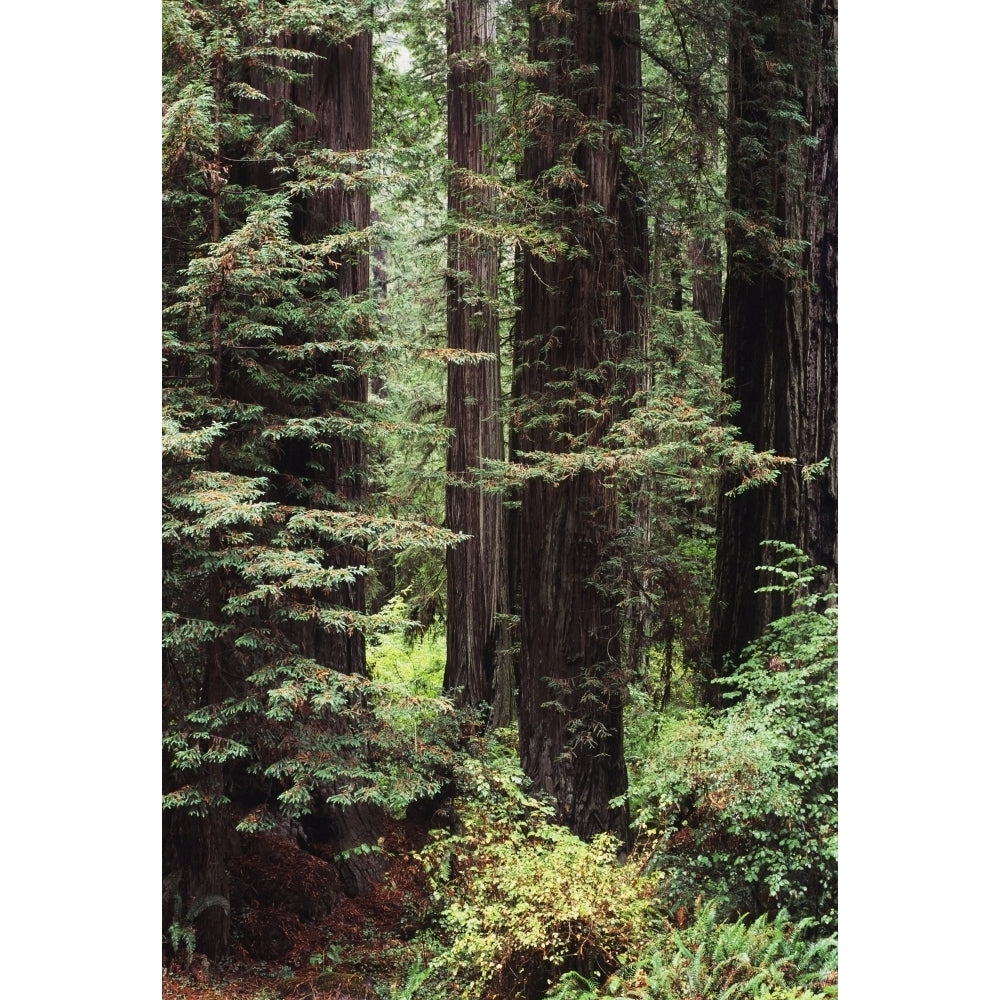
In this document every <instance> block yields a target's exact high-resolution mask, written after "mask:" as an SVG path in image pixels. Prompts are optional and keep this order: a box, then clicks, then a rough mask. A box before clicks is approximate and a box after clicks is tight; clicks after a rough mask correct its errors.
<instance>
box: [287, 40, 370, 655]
mask: <svg viewBox="0 0 1000 1000" xmlns="http://www.w3.org/2000/svg"><path fill="white" fill-rule="evenodd" d="M292 44H293V46H294V47H295V48H298V49H301V50H302V51H306V52H315V53H317V54H318V55H320V56H321V57H322V58H321V59H320V60H319V61H318V62H317V63H316V64H315V65H314V68H313V71H312V74H311V75H310V77H309V79H308V80H307V81H305V82H304V83H301V84H296V85H294V86H293V87H292V92H291V99H292V102H293V103H294V104H297V105H298V106H299V107H303V108H305V109H306V110H307V111H309V112H311V113H312V114H313V115H314V116H315V118H314V120H311V121H302V120H300V123H299V126H298V129H297V133H298V134H297V138H298V139H299V140H316V142H317V143H318V144H319V146H320V148H323V149H331V150H334V151H337V152H352V151H357V152H364V151H366V150H368V149H369V148H370V147H371V143H372V36H371V34H370V33H367V32H365V33H363V34H360V35H356V36H354V37H353V38H349V39H348V40H347V41H345V42H341V43H340V44H338V45H331V44H329V43H325V42H323V41H321V40H319V39H317V38H315V36H311V35H304V36H301V37H296V38H295V39H294V40H293V43H292ZM302 207H303V211H302V215H301V217H300V219H299V222H298V226H297V227H296V228H297V229H298V233H297V235H298V236H299V237H300V238H301V239H302V240H303V241H305V242H311V241H313V240H315V239H319V238H321V237H323V236H326V235H327V234H328V233H330V232H331V231H337V230H342V229H343V228H345V227H347V228H349V229H354V230H358V231H360V230H363V229H367V228H368V226H369V225H370V224H371V197H370V195H369V193H368V191H367V190H366V189H365V187H364V185H361V184H358V185H353V186H351V187H346V186H344V185H337V186H334V187H329V188H326V189H325V190H323V191H321V192H319V193H317V194H314V195H312V196H310V197H309V198H307V199H305V201H304V203H303V206H302ZM369 270H370V267H369V256H368V254H367V253H365V252H358V253H356V254H350V255H347V254H344V255H340V256H339V257H338V258H337V259H336V260H334V261H332V262H331V268H330V278H331V281H332V283H333V284H334V287H336V289H337V291H338V292H339V294H340V296H341V297H342V298H344V299H348V298H351V297H353V296H357V295H363V294H364V293H366V292H367V291H368V287H369V280H370V279H369ZM351 334H352V336H354V337H356V338H358V339H363V338H365V337H367V335H368V331H367V329H366V327H365V325H364V323H363V322H361V321H359V322H358V323H357V324H356V327H355V329H354V330H352V331H351ZM327 367H328V370H329V371H330V372H333V371H339V372H340V373H341V374H340V375H339V378H338V384H337V389H336V395H335V396H331V398H330V399H329V400H328V401H327V406H328V407H329V409H330V411H333V412H342V413H344V414H345V415H350V412H351V406H352V404H357V403H366V402H367V401H368V379H367V377H366V376H365V375H363V374H361V373H360V372H358V371H357V368H356V365H355V364H354V363H353V356H352V355H351V353H350V352H347V353H346V354H344V355H338V356H336V357H334V358H332V359H331V360H330V361H329V362H327ZM308 461H310V462H311V463H314V464H315V463H319V464H321V465H322V467H323V474H322V485H323V486H324V487H325V488H326V489H327V490H329V491H330V492H332V493H334V494H335V495H336V497H337V502H338V505H339V506H341V507H343V508H345V509H348V510H353V509H357V508H358V507H359V506H360V505H362V504H363V503H364V502H365V500H366V499H367V496H368V480H367V463H368V458H367V454H366V448H365V445H364V442H363V441H361V440H358V439H352V438H349V437H346V436H342V437H337V438H333V439H331V440H328V441H325V442H323V443H322V447H321V448H318V449H309V455H308ZM282 471H283V472H285V473H286V474H295V472H297V471H298V470H284V469H283V470H282ZM313 476H315V473H313V474H312V475H311V476H310V475H309V474H308V473H306V477H307V478H312V477H313ZM329 559H330V565H331V566H333V567H346V566H358V565H364V564H365V562H366V561H367V557H366V555H365V553H364V552H363V551H362V550H360V549H357V548H354V547H341V548H337V549H334V550H331V552H330V555H329ZM337 601H338V603H339V604H341V605H342V606H343V607H346V608H351V609H353V610H356V611H358V612H359V613H363V612H364V610H365V585H364V577H358V578H357V579H356V580H355V581H354V582H353V583H350V584H344V585H342V587H341V588H340V593H339V594H338V595H337ZM313 641H314V642H315V643H316V644H317V651H316V653H315V654H313V655H315V656H316V658H317V659H318V660H319V661H320V662H321V663H323V664H324V665H326V666H331V667H334V668H335V669H336V670H339V671H340V672H341V673H345V674H362V675H364V674H366V672H367V670H366V666H365V643H364V636H363V635H362V634H361V632H360V631H354V632H346V633H332V632H329V631H325V632H323V633H322V635H317V636H315V637H314V640H313Z"/></svg>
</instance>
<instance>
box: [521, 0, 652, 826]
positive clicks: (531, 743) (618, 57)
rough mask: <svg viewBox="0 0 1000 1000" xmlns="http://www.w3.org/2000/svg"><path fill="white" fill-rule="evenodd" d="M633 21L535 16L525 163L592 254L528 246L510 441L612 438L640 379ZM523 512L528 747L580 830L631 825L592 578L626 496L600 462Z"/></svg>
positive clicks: (617, 618) (615, 620)
mask: <svg viewBox="0 0 1000 1000" xmlns="http://www.w3.org/2000/svg"><path fill="white" fill-rule="evenodd" d="M637 34H638V14H637V13H636V12H634V11H627V10H625V9H624V5H617V4H616V5H613V6H612V5H605V4H603V3H599V2H598V0H567V2H566V3H565V4H564V5H563V6H562V7H561V8H557V7H555V6H550V7H549V8H547V11H546V12H544V13H543V12H540V11H537V10H536V12H535V13H534V14H533V15H532V17H531V21H530V37H529V60H532V61H537V62H538V63H539V64H541V65H539V67H538V73H539V76H538V78H537V79H538V86H539V89H540V91H541V94H540V97H541V100H539V101H538V103H537V105H536V109H535V110H536V112H537V117H536V118H535V120H536V121H537V124H536V125H535V127H534V129H533V131H532V133H531V134H530V135H529V140H528V145H527V149H526V153H525V159H524V166H523V175H524V177H525V178H527V179H530V180H534V181H536V187H537V189H538V190H539V191H541V192H542V193H543V194H544V195H545V197H546V198H547V199H548V200H549V208H551V210H552V212H553V217H554V219H555V222H556V224H557V225H560V226H562V227H564V229H565V231H566V235H567V240H568V241H570V242H571V245H573V246H574V247H575V248H578V249H580V250H582V251H584V254H583V255H579V256H575V257H574V259H567V257H566V256H565V255H561V256H559V257H558V258H557V259H555V260H545V259H544V258H543V257H542V256H540V255H536V254H533V253H530V252H526V253H525V254H524V256H523V258H522V267H521V273H520V278H521V310H520V313H519V316H518V320H517V324H516V328H515V358H514V361H515V376H514V378H515V384H514V397H515V404H516V407H517V409H516V410H515V416H514V418H513V419H514V427H513V430H512V446H513V450H514V451H520V452H527V451H536V450H537V451H544V452H555V453H560V452H567V451H571V450H576V449H578V448H579V447H582V446H586V445H600V442H601V440H602V438H603V436H604V434H605V433H606V431H607V428H608V427H609V425H610V424H611V422H612V421H613V420H614V419H615V418H616V417H617V416H619V415H621V414H622V413H623V412H624V411H625V409H626V407H627V406H628V405H629V404H628V401H629V399H630V398H631V397H632V396H633V395H634V393H635V391H636V390H637V389H638V388H639V386H640V382H641V378H640V376H639V375H638V374H637V369H636V367H635V366H632V367H628V366H624V365H623V364H622V363H623V362H627V361H628V360H630V359H632V360H634V359H635V357H636V356H637V354H638V353H639V352H641V350H642V349H643V347H644V332H643V331H644V322H643V303H642V290H643V287H644V284H645V278H646V269H647V232H646V218H645V214H644V211H643V209H642V207H641V201H640V199H639V193H640V192H639V187H638V181H637V179H636V178H635V177H634V176H633V175H632V173H631V172H630V170H629V168H628V166H627V164H626V162H625V158H624V157H623V155H622V153H623V150H622V142H623V135H624V136H627V139H626V140H625V141H628V142H630V143H637V142H638V141H639V140H640V138H641V130H642V120H641V105H640V95H639V87H640V83H641V76H640V63H639V50H638V48H637V47H636V46H635V45H634V44H632V43H631V42H630V41H629V39H634V38H636V37H637ZM543 67H544V70H543ZM553 168H555V169H553ZM584 396H587V397H590V398H589V401H588V400H585V399H584V398H583V397H584ZM584 409H586V410H589V411H591V412H590V413H589V414H588V413H585V412H581V411H582V410H584ZM594 414H597V415H596V416H595V415H594ZM567 435H569V436H571V437H572V438H573V439H574V443H571V442H570V441H569V440H567ZM515 523H516V537H515V539H514V544H513V552H514V559H515V563H516V567H515V572H516V587H517V593H518V598H519V611H520V647H519V653H518V657H517V666H518V678H519V689H520V705H519V722H520V748H521V761H522V764H523V766H524V769H525V771H526V772H527V774H528V775H529V776H530V777H531V778H532V779H533V780H534V782H535V786H536V787H537V788H538V789H540V790H542V791H545V792H548V793H550V794H551V795H553V796H554V797H555V799H556V803H557V809H558V818H559V820H560V821H561V822H563V823H564V824H566V825H567V826H569V828H570V829H571V830H573V831H574V832H575V833H577V834H578V835H580V836H582V837H588V838H589V837H591V836H593V835H594V834H596V833H598V832H600V831H605V830H610V831H611V832H613V833H615V834H616V835H618V836H619V837H621V838H622V839H626V838H627V835H628V817H627V813H626V811H625V810H622V809H619V810H613V809H611V808H610V806H609V804H608V803H609V799H611V798H613V797H615V796H617V795H620V794H622V793H623V792H624V791H625V790H626V787H627V775H626V771H625V764H624V758H623V749H622V695H623V690H624V673H625V672H624V670H623V667H622V663H621V661H620V652H621V639H620V636H621V628H622V621H621V613H620V611H619V609H618V607H617V602H616V601H615V600H614V599H613V598H610V597H609V596H608V595H607V594H606V593H602V592H601V590H600V589H599V588H598V586H597V585H596V582H597V581H596V578H597V577H598V576H599V571H600V570H601V567H602V562H603V561H604V559H605V558H606V556H607V555H608V554H609V553H610V551H611V549H612V546H613V543H614V541H615V538H616V535H617V533H618V529H619V498H618V496H617V494H616V492H615V491H614V490H613V489H610V488H608V487H606V486H605V485H604V482H603V480H602V476H600V475H599V474H597V473H595V472H592V471H582V472H578V473H577V474H575V475H572V476H570V477H569V478H568V479H564V480H563V481H562V482H560V483H559V484H554V483H551V482H546V481H544V480H543V479H541V478H535V479H531V480H529V481H528V482H527V484H526V485H525V487H524V489H523V494H522V502H521V509H520V512H519V514H518V516H517V518H516V519H515Z"/></svg>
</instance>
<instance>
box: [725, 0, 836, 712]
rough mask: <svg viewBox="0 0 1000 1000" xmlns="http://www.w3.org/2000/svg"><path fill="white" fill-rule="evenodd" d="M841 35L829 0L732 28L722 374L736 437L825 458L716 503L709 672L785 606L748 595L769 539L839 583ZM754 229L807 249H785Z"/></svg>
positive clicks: (786, 1) (799, 2)
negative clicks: (814, 472) (811, 475)
mask: <svg viewBox="0 0 1000 1000" xmlns="http://www.w3.org/2000/svg"><path fill="white" fill-rule="evenodd" d="M761 36H763V37H761ZM836 44H837V5H836V0H833V2H830V0H810V2H803V0H780V2H775V0H755V2H753V3H751V4H748V5H747V7H746V15H745V17H734V19H733V23H732V29H731V48H730V119H731V134H730V156H729V168H728V192H729V193H728V198H729V202H730V206H731V208H732V210H733V211H734V212H735V213H738V214H739V218H741V219H743V220H745V223H739V222H737V223H734V224H733V225H731V226H730V229H729V232H728V244H729V246H728V255H729V256H728V278H727V283H726V292H725V302H724V306H723V316H722V329H723V369H724V375H725V377H726V378H728V379H732V385H733V390H732V391H733V396H734V398H735V399H736V400H737V401H738V402H739V404H740V409H739V412H738V414H737V416H736V418H735V420H736V422H737V423H738V424H739V426H740V429H741V432H742V435H743V437H744V438H746V439H747V440H749V441H751V442H752V443H753V444H754V446H755V447H756V448H758V449H769V448H773V449H774V450H775V451H776V452H777V453H778V454H779V455H787V456H791V457H794V458H795V459H797V461H798V464H799V468H801V467H803V466H807V465H811V464H813V463H818V462H821V461H822V460H823V459H829V461H830V466H829V469H828V470H827V471H826V472H825V473H823V474H821V475H819V476H818V477H817V478H815V479H813V480H811V481H808V482H806V481H804V480H803V478H802V477H801V476H800V475H799V473H798V471H797V470H793V471H790V472H785V473H783V474H782V476H781V479H780V481H779V483H778V484H777V485H776V486H774V487H769V488H763V489H755V490H751V491H749V492H747V493H745V494H742V495H740V496H737V497H733V498H727V497H723V498H722V499H721V503H720V516H719V547H718V557H717V565H716V581H717V590H716V595H715V600H714V602H713V610H712V620H713V632H714V648H713V670H714V672H715V673H716V674H717V675H721V674H723V673H725V671H726V669H727V668H726V657H727V656H730V655H731V656H737V655H738V654H739V653H740V651H741V650H742V649H743V647H744V646H745V645H746V644H747V643H748V642H750V641H751V640H752V639H754V638H756V637H757V636H759V635H760V634H761V632H762V631H763V629H764V627H765V625H766V624H767V623H768V622H769V621H772V620H774V619H775V618H777V617H779V616H780V615H782V614H786V613H787V612H788V610H789V602H788V599H787V597H785V596H784V595H781V594H756V593H754V591H755V588H757V587H759V586H761V585H762V584H763V583H766V582H770V581H769V580H765V579H762V575H761V574H759V573H758V572H757V571H756V570H755V567H756V566H758V565H760V564H761V563H762V561H763V558H762V556H763V553H762V552H761V548H760V543H761V542H762V541H763V540H764V539H776V540H783V541H788V542H793V543H795V544H796V545H798V546H799V548H801V549H802V550H803V551H804V552H806V553H807V554H808V555H809V556H810V557H811V558H812V559H813V560H814V561H815V562H817V563H819V564H820V565H822V566H825V567H827V569H828V570H829V573H828V579H829V581H835V580H836V572H837V82H836ZM785 67H788V69H787V70H786V69H785ZM783 74H784V75H783ZM779 101H785V102H788V101H793V102H794V103H795V104H797V105H798V106H799V107H801V110H802V113H803V115H804V117H805V119H806V122H807V124H806V126H805V127H804V128H800V126H798V125H796V124H795V123H793V122H791V121H790V120H789V118H788V116H787V115H781V114H776V113H775V112H777V111H778V110H779V107H778V102H779ZM803 137H807V138H808V139H809V140H810V142H809V143H806V144H803V142H802V139H803ZM761 233H773V234H774V236H775V237H776V238H777V239H778V240H791V241H804V242H805V243H806V244H807V247H806V249H804V250H794V251H791V252H787V253H785V254H783V255H782V254H780V253H778V252H776V246H775V245H774V244H773V243H765V242H763V241H761V240H760V238H759V236H760V234H761ZM782 257H784V262H783V261H782V259H781V258H782ZM732 485H733V484H732V483H725V484H724V488H726V489H728V488H730V487H731V486H732ZM716 700H718V699H717V698H716Z"/></svg>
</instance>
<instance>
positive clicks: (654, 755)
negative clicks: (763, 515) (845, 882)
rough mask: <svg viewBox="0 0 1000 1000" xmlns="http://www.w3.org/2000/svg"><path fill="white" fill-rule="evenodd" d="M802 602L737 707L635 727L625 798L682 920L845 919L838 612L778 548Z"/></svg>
mask: <svg viewBox="0 0 1000 1000" xmlns="http://www.w3.org/2000/svg"><path fill="white" fill-rule="evenodd" d="M769 544H771V545H772V546H773V547H774V548H775V549H776V551H777V554H778V561H777V563H776V565H775V566H772V567H768V569H770V570H771V571H772V573H773V574H774V575H775V576H776V577H777V582H776V583H775V584H774V585H772V587H770V588H768V589H782V590H785V591H787V592H789V593H790V594H791V595H792V596H793V598H794V601H793V606H792V611H791V614H789V615H788V616H786V617H784V618H781V619H779V620H778V621H775V622H773V623H772V624H771V625H769V626H768V628H767V630H766V632H765V634H764V635H763V636H762V638H761V639H759V640H758V641H757V642H754V643H753V644H751V645H750V646H748V647H747V649H746V650H745V652H744V654H743V657H742V661H741V663H740V665H739V666H738V668H737V669H736V670H735V672H734V673H733V675H732V676H731V677H729V678H727V679H726V683H727V686H728V687H729V688H730V696H731V697H733V698H734V699H735V703H734V704H732V705H731V706H730V707H728V708H727V709H726V710H725V711H723V712H722V713H719V714H716V715H712V714H711V713H709V712H707V711H699V712H689V713H683V714H679V715H673V716H670V717H667V718H665V719H662V720H661V721H660V723H658V724H657V725H656V726H648V725H643V724H641V723H640V724H639V725H638V726H637V727H636V731H637V732H639V733H641V734H642V737H643V739H642V742H643V745H642V746H640V747H636V746H633V748H632V753H631V756H632V758H633V759H638V760H641V766H639V767H635V768H634V769H633V774H632V775H631V782H630V783H631V787H630V792H629V797H630V804H631V808H632V815H633V817H634V819H635V821H636V823H637V824H638V825H639V827H640V829H641V830H642V831H643V832H644V833H645V834H646V835H647V836H648V837H652V838H655V839H658V842H659V846H658V848H657V849H656V850H655V851H654V854H653V859H652V865H653V866H654V867H655V868H656V869H657V870H658V871H660V872H662V873H663V874H664V875H665V876H666V886H667V894H668V897H669V898H670V899H671V901H672V903H673V905H674V907H675V908H676V907H677V906H680V905H686V906H688V907H690V905H691V902H692V901H693V900H694V899H696V898H698V897H703V898H718V899H719V900H720V901H721V902H720V905H722V906H724V907H725V909H726V914H727V915H728V916H735V915H736V914H739V913H749V914H751V915H753V916H757V915H760V914H771V915H772V916H773V915H775V914H776V913H777V912H778V911H779V910H786V911H787V912H788V913H789V914H790V916H791V917H792V918H793V919H802V918H806V917H808V918H811V919H813V920H815V921H816V926H817V928H819V929H827V930H829V929H833V928H835V926H836V913H837V603H836V595H835V593H833V592H820V591H817V590H816V589H815V587H814V584H815V581H816V578H817V577H818V575H819V572H820V568H819V567H813V566H810V565H809V563H808V560H807V559H806V557H805V556H804V555H803V554H802V553H801V552H799V551H798V550H797V549H796V548H794V546H790V545H785V544H784V543H769Z"/></svg>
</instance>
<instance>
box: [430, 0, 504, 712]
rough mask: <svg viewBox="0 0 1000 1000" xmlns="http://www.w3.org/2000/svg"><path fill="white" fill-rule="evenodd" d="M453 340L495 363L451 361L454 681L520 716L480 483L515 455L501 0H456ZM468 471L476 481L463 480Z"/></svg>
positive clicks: (491, 497)
mask: <svg viewBox="0 0 1000 1000" xmlns="http://www.w3.org/2000/svg"><path fill="white" fill-rule="evenodd" d="M447 17H448V22H447V36H448V158H449V160H450V161H451V165H452V173H451V174H450V176H449V183H448V214H449V218H450V219H451V221H452V224H453V225H455V226H456V227H457V228H456V229H455V231H454V232H450V233H449V236H448V276H447V279H446V288H447V295H448V347H449V348H454V349H458V350H462V351H475V352H477V353H487V354H491V355H492V356H493V357H492V358H491V359H490V360H488V361H479V362H476V363H464V364H463V363H455V362H451V363H449V365H448V397H447V415H446V423H447V426H448V427H449V428H451V429H452V431H453V432H454V436H453V437H452V440H451V443H450V444H449V446H448V458H447V470H448V477H449V483H448V485H447V487H446V490H445V507H446V521H445V523H446V526H447V527H448V528H449V529H450V530H451V531H456V532H462V533H463V534H467V535H470V536H471V537H470V539H469V540H468V541H466V542H463V543H462V544H461V545H458V546H456V547H454V548H451V549H449V550H448V553H447V556H446V563H447V572H448V624H447V660H446V666H445V676H444V687H445V690H446V691H454V690H456V689H458V692H457V696H456V699H457V703H458V704H459V705H460V706H464V707H468V708H473V709H475V708H478V707H479V706H480V705H483V704H484V703H486V704H489V705H491V706H492V710H491V717H490V722H491V724H492V725H494V726H496V725H508V724H509V723H510V722H512V721H513V707H514V706H513V686H514V683H513V672H512V667H511V663H510V642H509V639H508V633H507V629H506V627H505V625H504V620H503V618H502V617H498V616H504V615H506V614H507V589H506V558H505V556H506V552H505V545H504V538H503V534H504V532H503V522H504V516H503V513H504V512H503V504H502V499H501V497H500V495H499V494H496V493H494V494H488V493H486V492H485V491H484V490H482V489H480V488H478V487H474V486H472V485H471V483H472V479H471V476H470V471H471V470H475V469H478V468H481V467H482V461H483V459H502V458H503V429H502V426H501V423H500V417H499V412H498V411H499V406H500V335H499V326H498V321H497V308H496V300H497V246H496V241H495V240H493V239H491V238H489V237H484V236H482V235H479V234H477V233H476V232H475V230H474V229H473V228H470V224H471V226H475V225H476V224H477V223H481V222H482V221H483V220H484V219H485V218H486V214H487V213H488V212H489V211H490V210H491V208H492V204H493V197H492V195H491V194H490V188H489V186H488V185H480V184H478V183H477V180H476V177H475V176H474V175H482V174H488V173H490V172H492V170H493V166H494V164H493V160H494V156H495V154H494V137H493V125H492V121H491V118H492V116H493V115H494V114H495V111H496V100H495V97H494V94H493V89H492V88H493V72H492V69H491V67H490V64H489V61H488V54H487V51H486V46H488V45H492V44H493V43H494V42H495V41H496V9H495V4H494V2H493V0H449V3H448V13H447ZM453 480H460V481H463V482H465V483H466V484H467V485H465V486H460V485H455V484H454V482H453Z"/></svg>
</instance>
